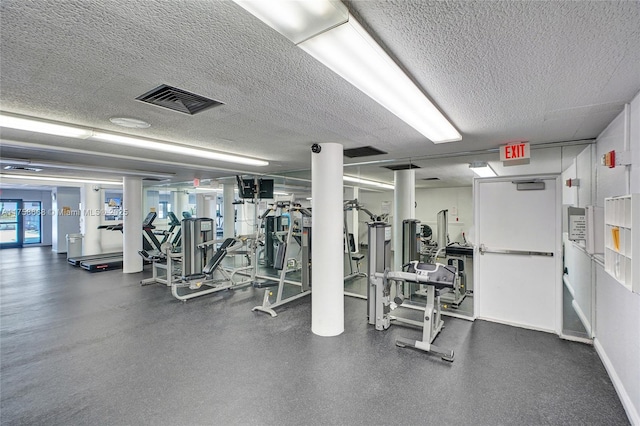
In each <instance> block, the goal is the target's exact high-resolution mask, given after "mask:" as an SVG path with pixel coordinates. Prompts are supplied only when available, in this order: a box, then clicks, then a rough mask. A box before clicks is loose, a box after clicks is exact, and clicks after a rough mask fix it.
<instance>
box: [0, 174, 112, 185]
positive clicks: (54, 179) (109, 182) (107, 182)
mask: <svg viewBox="0 0 640 426" xmlns="http://www.w3.org/2000/svg"><path fill="white" fill-rule="evenodd" d="M2 179H20V180H22V179H24V180H42V181H52V182H65V183H78V184H80V183H96V184H101V185H122V181H115V180H98V179H72V178H63V177H54V176H24V175H6V174H1V175H0V180H2Z"/></svg>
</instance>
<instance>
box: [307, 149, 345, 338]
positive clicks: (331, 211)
mask: <svg viewBox="0 0 640 426" xmlns="http://www.w3.org/2000/svg"><path fill="white" fill-rule="evenodd" d="M342 152H343V147H342V145H340V144H337V143H324V144H321V151H320V152H319V153H317V154H315V153H313V154H311V182H312V183H311V197H312V200H311V206H312V211H313V218H312V235H313V238H312V241H311V244H312V252H313V270H312V283H313V292H312V293H311V331H312V332H313V333H314V334H317V335H319V336H337V335H339V334H341V333H342V332H344V281H343V272H344V255H343V251H342V242H343V223H344V219H343V203H342V202H343V200H342V189H343V185H342V156H343V153H342Z"/></svg>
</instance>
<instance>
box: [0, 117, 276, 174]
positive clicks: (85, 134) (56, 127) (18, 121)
mask: <svg viewBox="0 0 640 426" xmlns="http://www.w3.org/2000/svg"><path fill="white" fill-rule="evenodd" d="M0 127H6V128H10V129H17V130H26V131H30V132H38V133H46V134H50V135H56V136H66V137H71V138H78V139H93V140H99V141H104V142H111V143H116V144H119V145H126V146H132V147H137V148H144V149H148V150H152V151H161V152H167V153H171V154H179V155H187V156H190V157H198V158H206V159H209V160H216V161H224V162H229V163H236V164H245V165H249V166H267V165H269V162H268V161H264V160H257V159H254V158H248V157H242V156H239V155H232V154H224V153H221V152H215V151H209V150H205V149H198V148H190V147H187V146H185V145H174V144H171V143H167V142H160V141H152V140H149V139H142V138H136V137H132V136H124V135H118V134H115V133H107V132H101V131H96V130H93V129H88V128H83V127H76V126H70V125H67V124H63V123H51V122H47V121H42V120H36V119H32V118H28V117H20V116H14V115H8V114H4V113H0Z"/></svg>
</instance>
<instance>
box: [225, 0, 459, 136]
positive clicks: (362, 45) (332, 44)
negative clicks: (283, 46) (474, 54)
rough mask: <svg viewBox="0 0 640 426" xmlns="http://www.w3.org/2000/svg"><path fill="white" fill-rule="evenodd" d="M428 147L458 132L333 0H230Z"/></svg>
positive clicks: (342, 5) (342, 6)
mask: <svg viewBox="0 0 640 426" xmlns="http://www.w3.org/2000/svg"><path fill="white" fill-rule="evenodd" d="M234 1H235V2H236V3H237V4H238V5H240V6H241V7H243V8H244V9H246V10H247V11H249V12H250V13H252V14H253V15H255V16H256V17H257V18H258V19H260V20H262V21H263V22H264V23H265V24H267V25H269V26H270V27H271V28H273V29H275V30H276V31H278V32H279V33H281V34H282V35H284V36H285V37H287V38H288V39H289V40H291V41H292V42H293V43H295V44H297V45H298V47H300V48H301V49H303V50H304V51H306V52H307V53H309V54H310V55H311V56H313V57H314V58H316V59H317V60H318V61H320V62H321V63H322V64H324V65H325V66H326V67H328V68H329V69H331V70H332V71H333V72H335V73H336V74H338V75H339V76H341V77H342V78H344V79H345V80H347V81H348V82H349V83H351V84H352V85H354V86H355V87H357V88H358V89H360V90H361V91H362V92H364V93H365V94H366V95H368V96H369V97H371V98H372V99H373V100H375V101H376V102H378V103H379V104H380V105H382V106H384V107H385V108H387V109H388V110H389V111H391V112H392V113H393V114H395V115H396V116H398V117H399V118H400V119H402V120H403V121H405V122H406V123H407V124H409V125H410V126H411V127H413V128H414V129H416V130H417V131H418V132H420V133H421V134H423V135H424V136H426V137H427V138H429V139H430V140H431V141H432V142H433V143H445V142H454V141H459V140H461V139H462V136H461V135H460V133H459V132H458V131H457V130H456V129H455V127H453V125H452V124H451V123H450V122H449V121H448V120H447V119H446V118H445V116H444V115H443V114H442V113H441V112H440V111H439V110H438V108H437V107H436V106H435V105H434V104H433V103H432V102H431V101H430V100H429V99H428V98H427V97H426V96H425V95H424V93H423V92H422V91H421V90H420V89H419V88H418V87H416V85H415V84H414V83H413V82H412V81H411V79H410V78H409V77H408V76H407V75H406V74H405V73H404V72H403V71H402V69H401V68H400V67H399V66H398V65H397V64H396V63H395V62H394V60H393V59H391V57H390V56H389V55H388V54H387V53H386V52H385V51H384V50H383V49H382V48H381V47H380V46H379V45H378V43H376V41H375V40H374V39H373V38H372V37H371V36H370V35H369V34H368V33H367V31H366V30H365V29H364V28H363V27H362V26H361V25H360V24H359V23H358V22H357V21H356V20H355V18H354V17H353V16H351V15H350V14H349V12H348V10H347V8H346V6H345V5H344V4H342V3H341V2H339V1H335V0H272V1H265V0H234Z"/></svg>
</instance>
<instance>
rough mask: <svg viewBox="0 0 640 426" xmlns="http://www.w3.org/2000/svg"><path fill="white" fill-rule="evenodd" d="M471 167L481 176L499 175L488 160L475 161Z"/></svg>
mask: <svg viewBox="0 0 640 426" xmlns="http://www.w3.org/2000/svg"><path fill="white" fill-rule="evenodd" d="M469 168H470V169H471V170H472V171H473V173H475V174H476V175H478V177H481V178H485V177H496V176H498V175H497V174H496V172H495V171H494V170H493V169H492V168H491V166H490V165H489V164H488V163H487V162H486V161H474V162H473V163H471V164H469Z"/></svg>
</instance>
